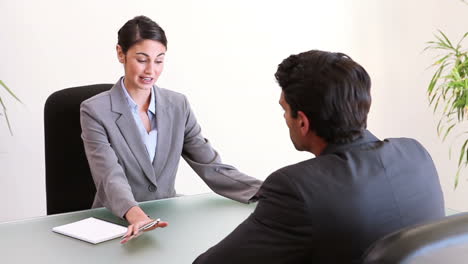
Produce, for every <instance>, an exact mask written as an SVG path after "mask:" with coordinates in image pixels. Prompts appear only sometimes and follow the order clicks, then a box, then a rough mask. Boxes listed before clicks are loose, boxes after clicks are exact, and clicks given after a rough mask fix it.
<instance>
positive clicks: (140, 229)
mask: <svg viewBox="0 0 468 264" xmlns="http://www.w3.org/2000/svg"><path fill="white" fill-rule="evenodd" d="M160 221H161V219H160V218H158V219H156V220H153V221H151V222H149V223H147V224H144V225H143V226H141V227H140V228H138V232H137V233H136V234H133V235H131V236H130V237H129V240H130V239H132V238H135V237H138V236H139V235H141V234H142V233H143V231H145V230H147V229H149V228H151V227H153V226H155V225H157V224H159V222H160ZM126 238H127V236H126V235H123V236H122V237H121V238H120V242H122V241H123V240H125V239H126Z"/></svg>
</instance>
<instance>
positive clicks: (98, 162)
mask: <svg viewBox="0 0 468 264" xmlns="http://www.w3.org/2000/svg"><path fill="white" fill-rule="evenodd" d="M166 47H167V40H166V36H165V33H164V31H163V29H162V28H161V27H159V25H158V24H156V23H155V22H154V21H152V20H151V19H149V18H147V17H144V16H139V17H135V18H134V19H131V20H129V21H128V22H127V23H126V24H125V25H124V26H123V27H122V28H121V29H120V30H119V32H118V44H117V55H118V59H119V61H120V62H121V63H122V64H123V65H124V69H125V76H124V77H122V78H120V79H119V80H118V81H117V83H116V84H115V85H114V86H113V87H112V89H110V90H109V91H107V92H104V93H101V94H98V95H96V96H94V97H92V98H90V99H88V100H86V101H84V102H83V103H82V104H81V110H80V111H81V112H80V114H81V127H82V139H83V142H84V146H85V151H86V156H87V158H88V162H89V166H90V169H91V173H92V175H93V179H94V182H95V185H96V190H97V192H96V197H95V199H94V203H93V207H101V206H105V207H107V208H108V209H109V210H111V211H112V212H113V213H114V214H115V215H117V216H119V217H122V218H125V219H126V220H127V221H128V222H129V224H130V226H129V233H128V235H131V234H136V233H137V232H138V231H137V230H138V228H139V227H140V226H142V225H144V224H146V223H148V222H149V221H151V219H150V218H149V217H148V216H147V215H146V214H145V213H144V212H143V210H142V209H141V208H140V207H139V206H138V202H142V201H148V200H155V199H161V198H167V197H174V196H175V194H176V193H175V189H174V183H175V177H176V172H177V168H178V163H179V160H180V157H181V156H182V157H183V158H184V159H185V160H186V161H187V163H188V164H189V165H190V166H191V167H192V168H193V170H194V171H195V172H196V173H197V174H198V175H199V176H200V177H201V178H202V179H203V181H204V182H205V183H206V184H207V185H208V186H209V187H210V188H211V189H212V190H213V191H215V192H216V193H218V194H221V195H223V196H226V197H229V198H231V199H234V200H237V201H240V202H244V203H247V202H249V201H250V200H251V199H252V198H253V197H254V196H255V194H256V193H257V191H258V189H259V187H260V185H261V183H262V182H261V181H259V180H257V179H255V178H252V177H249V176H247V175H245V174H243V173H241V172H239V171H238V170H237V169H235V168H234V167H232V166H229V165H225V164H222V163H221V159H220V157H219V155H218V153H217V152H216V151H215V150H214V149H213V148H212V147H211V145H210V143H209V142H208V140H206V139H205V138H204V137H203V136H202V135H201V129H200V126H199V125H198V123H197V120H196V119H195V116H194V114H193V112H192V110H191V109H190V105H189V103H188V101H187V99H186V97H185V96H184V95H182V94H180V93H176V92H173V91H169V90H166V89H163V88H159V87H157V86H156V85H155V82H156V80H157V79H158V77H159V75H160V74H161V72H162V70H163V65H164V57H165V53H166ZM166 224H167V223H164V222H163V223H160V225H159V226H165V225H166Z"/></svg>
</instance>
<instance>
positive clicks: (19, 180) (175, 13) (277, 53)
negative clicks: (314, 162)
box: [0, 0, 468, 221]
mask: <svg viewBox="0 0 468 264" xmlns="http://www.w3.org/2000/svg"><path fill="white" fill-rule="evenodd" d="M0 10H1V11H0V12H1V15H0V25H1V31H0V47H1V50H0V79H1V80H3V81H4V82H5V83H6V84H7V85H8V86H9V87H10V88H12V89H13V90H14V91H15V93H16V94H17V95H18V96H19V97H20V98H21V99H22V100H23V102H24V106H23V105H20V104H18V103H15V102H14V101H13V100H11V99H10V98H8V97H7V96H6V97H5V98H6V102H5V103H6V105H7V108H8V114H9V117H10V120H11V123H12V127H13V131H14V136H10V135H9V132H8V129H7V126H6V123H5V122H4V121H3V120H2V121H1V122H0V221H9V220H15V219H21V218H28V217H35V216H40V215H45V212H46V206H45V204H46V203H45V176H44V174H45V173H44V170H45V168H44V132H43V129H44V127H43V107H44V102H45V100H46V99H47V97H48V96H49V95H50V94H51V93H53V92H54V91H57V90H60V89H63V88H67V87H73V86H80V85H87V84H94V83H114V82H116V81H117V79H118V78H119V77H120V76H121V75H123V68H122V66H121V65H120V64H119V63H118V61H117V58H116V54H115V45H116V42H117V30H118V29H119V28H120V27H121V26H122V25H123V24H124V23H125V22H126V21H127V20H128V19H131V18H132V17H134V16H136V15H140V14H143V15H146V16H149V17H150V18H152V19H154V20H155V21H157V22H158V23H159V24H160V25H161V26H162V27H163V28H164V29H165V31H166V33H167V37H168V41H169V42H168V52H167V56H166V65H165V70H164V73H163V75H162V77H161V78H160V79H159V81H158V84H159V86H161V87H165V88H169V89H172V90H175V91H178V92H181V93H184V94H186V95H187V96H188V98H189V100H190V103H191V105H192V108H193V110H194V111H195V114H196V116H197V118H198V121H199V123H200V124H201V126H202V129H203V134H204V135H205V137H207V138H208V139H209V140H211V142H212V144H213V145H214V147H215V148H216V149H217V150H218V151H219V152H220V153H221V156H222V158H223V160H224V161H225V162H227V163H230V164H233V165H235V166H236V167H238V168H239V169H240V170H242V171H244V172H246V173H248V174H251V175H253V176H255V177H258V178H260V179H265V178H266V177H267V176H268V175H269V174H270V173H271V172H272V171H274V170H276V169H277V168H279V167H282V166H284V165H287V164H291V163H295V162H298V161H301V160H304V159H307V158H311V157H312V155H311V154H309V153H299V152H297V151H296V150H295V149H294V148H293V146H292V144H291V142H290V140H289V135H288V130H287V128H286V125H285V123H284V120H283V117H282V114H283V112H282V110H281V108H280V106H279V105H278V99H279V95H280V88H279V87H278V86H277V84H276V83H275V80H274V77H273V74H274V72H275V70H276V66H277V65H278V63H280V62H281V60H282V59H284V58H285V57H287V56H288V55H290V54H292V53H298V52H302V51H306V50H309V49H323V50H329V51H341V52H345V53H347V54H348V55H350V56H351V57H352V58H353V59H355V60H356V61H358V62H359V63H360V64H362V65H363V66H364V67H365V68H366V69H367V70H368V72H369V74H370V75H371V78H372V80H373V86H372V89H373V90H372V95H373V105H372V107H371V112H370V115H369V122H368V127H369V128H370V129H371V130H372V131H373V132H374V133H375V134H376V135H377V136H378V137H380V138H385V137H400V136H405V137H413V138H416V139H417V140H419V141H420V142H421V143H422V144H423V145H424V146H426V148H427V149H428V150H429V152H430V153H431V155H432V157H433V159H434V161H435V163H436V166H437V169H438V171H439V174H440V178H441V182H442V185H443V190H444V193H445V197H446V204H447V206H448V207H450V208H453V209H457V210H467V209H468V205H467V204H466V195H467V193H468V183H467V181H466V178H465V177H463V176H462V177H463V178H462V180H461V182H460V186H459V188H458V189H457V190H456V191H453V181H454V179H453V177H454V175H455V172H456V161H455V160H449V159H448V146H447V144H444V143H442V142H441V140H440V139H439V138H438V137H437V134H436V130H435V128H436V125H437V118H436V117H434V115H433V114H432V110H431V109H430V108H429V107H428V100H427V98H426V87H427V84H428V82H429V80H430V78H431V76H432V73H433V70H428V69H427V67H428V66H429V65H430V63H431V61H432V58H433V55H434V53H422V50H423V49H424V47H425V42H426V41H428V40H432V39H433V33H435V32H436V30H437V29H441V30H443V31H444V32H446V33H447V34H448V36H449V37H450V38H451V39H453V40H458V38H459V37H461V36H462V34H464V33H465V32H466V31H467V28H468V27H467V26H468V24H467V23H466V19H464V18H465V17H466V15H467V14H468V5H465V4H463V3H462V2H461V1H459V0H413V1H405V0H395V1H383V0H352V1H349V0H329V1H318V0H307V1H306V0H304V1H296V0H290V1H283V0H281V1H275V0H269V1H267V0H265V1H263V0H258V1H250V0H237V1H217V0H197V1H190V0H172V1H160V0H144V1H143V0H142V1H132V2H129V1H115V0H114V1H91V0H81V1H59V0H57V1H55V0H43V1H33V0H15V1H12V0H10V1H8V0H5V1H1V2H0ZM0 93H1V94H2V98H3V97H4V95H5V93H4V91H3V90H0ZM464 175H466V173H465V174H464ZM64 177H66V175H64ZM176 184H177V190H178V192H180V193H184V194H194V193H201V192H206V191H208V190H209V189H208V188H207V187H206V186H205V185H204V184H203V182H201V180H200V179H199V178H198V176H196V175H195V174H194V172H193V171H192V170H191V169H190V168H189V167H188V166H187V165H186V164H185V163H184V162H182V164H181V166H180V168H179V172H178V178H177V182H176Z"/></svg>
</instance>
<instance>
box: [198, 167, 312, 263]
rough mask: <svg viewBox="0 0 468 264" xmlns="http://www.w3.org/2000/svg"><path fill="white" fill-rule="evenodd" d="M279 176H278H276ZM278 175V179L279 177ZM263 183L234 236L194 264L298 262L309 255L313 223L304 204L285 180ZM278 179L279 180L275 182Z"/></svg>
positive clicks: (272, 180) (229, 236)
mask: <svg viewBox="0 0 468 264" xmlns="http://www.w3.org/2000/svg"><path fill="white" fill-rule="evenodd" d="M275 174H276V175H275ZM277 176H279V177H277ZM284 176H285V175H284V174H281V173H274V174H272V175H271V176H270V177H269V178H268V179H267V180H266V181H265V183H264V184H263V186H262V188H261V190H260V198H259V201H258V205H257V207H256V209H255V211H254V212H253V213H252V214H251V215H250V216H249V217H248V218H247V219H246V220H245V221H244V222H242V223H241V224H240V225H239V226H238V227H237V228H236V229H235V230H234V231H233V232H232V233H231V234H229V235H228V236H227V237H226V238H225V239H223V240H222V241H221V242H219V243H218V244H217V245H215V246H213V247H212V248H210V249H208V250H207V251H206V252H205V253H203V254H202V255H200V256H199V257H198V258H197V259H196V260H195V261H194V263H195V264H215V263H216V264H219V263H223V264H229V263H237V264H238V263H242V264H248V263H255V264H259V263H298V262H301V261H303V260H304V259H305V258H306V257H307V255H308V254H310V250H309V247H310V243H314V241H311V240H310V236H308V235H304V234H308V233H309V232H311V230H310V229H311V228H313V227H312V226H311V225H310V221H308V220H307V221H306V219H305V218H304V211H303V210H304V209H303V208H304V206H303V202H302V201H301V199H300V198H299V196H298V195H297V193H296V192H295V188H294V187H293V186H291V184H290V182H289V181H288V180H287V178H286V177H284ZM275 178H276V179H275Z"/></svg>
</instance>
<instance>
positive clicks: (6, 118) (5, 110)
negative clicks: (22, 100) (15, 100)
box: [0, 97, 13, 135]
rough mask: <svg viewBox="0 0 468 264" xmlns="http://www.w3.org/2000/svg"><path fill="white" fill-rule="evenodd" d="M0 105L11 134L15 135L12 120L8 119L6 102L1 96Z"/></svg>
mask: <svg viewBox="0 0 468 264" xmlns="http://www.w3.org/2000/svg"><path fill="white" fill-rule="evenodd" d="M0 105H1V106H2V110H3V113H4V116H5V120H6V123H7V126H8V130H9V131H10V135H13V130H11V125H10V120H9V119H8V114H7V109H6V107H5V104H4V103H3V101H2V98H1V97H0Z"/></svg>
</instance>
